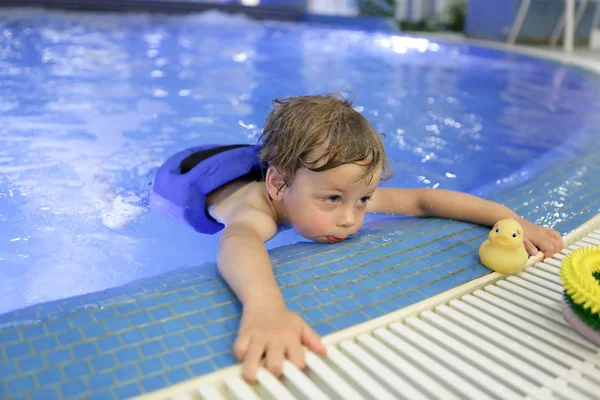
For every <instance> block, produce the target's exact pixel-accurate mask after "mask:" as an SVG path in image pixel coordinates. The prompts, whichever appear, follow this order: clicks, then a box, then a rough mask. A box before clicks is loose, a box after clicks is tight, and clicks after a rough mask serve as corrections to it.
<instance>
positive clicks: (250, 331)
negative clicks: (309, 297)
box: [233, 306, 326, 383]
mask: <svg viewBox="0 0 600 400" xmlns="http://www.w3.org/2000/svg"><path fill="white" fill-rule="evenodd" d="M303 344H304V345H305V346H306V347H308V349H309V350H312V351H314V352H316V353H319V354H325V351H326V350H325V346H323V344H322V343H321V340H320V339H319V335H317V333H316V332H315V331H314V330H313V329H312V328H311V327H310V326H309V325H308V324H307V323H306V322H304V320H303V319H302V318H300V317H299V316H298V315H296V314H294V313H293V312H291V311H290V310H288V309H287V308H286V307H285V306H272V307H271V306H267V307H259V308H248V309H244V312H243V315H242V321H241V324H240V331H239V334H238V337H237V339H236V341H235V344H234V346H233V349H234V351H235V355H236V356H237V357H238V358H239V359H240V360H243V361H244V367H243V372H242V376H243V377H244V379H245V380H246V381H248V382H249V383H254V382H256V372H257V370H258V367H259V364H260V361H261V359H262V358H263V356H264V358H265V367H266V368H267V369H268V370H269V371H270V372H271V373H272V374H273V375H275V376H276V377H280V376H281V374H282V370H283V360H284V359H285V358H286V357H287V358H288V359H289V360H290V362H291V363H292V364H294V365H295V366H296V367H298V368H300V369H304V366H305V363H304V349H303V348H302V345H303Z"/></svg>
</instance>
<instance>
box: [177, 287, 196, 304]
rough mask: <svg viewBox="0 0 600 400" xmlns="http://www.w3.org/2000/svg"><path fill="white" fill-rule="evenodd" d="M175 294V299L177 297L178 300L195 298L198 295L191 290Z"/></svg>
mask: <svg viewBox="0 0 600 400" xmlns="http://www.w3.org/2000/svg"><path fill="white" fill-rule="evenodd" d="M176 294H177V297H179V298H180V299H189V298H191V297H196V296H197V295H198V293H196V292H195V291H194V290H193V289H184V290H180V291H178V292H177V293H176ZM171 307H172V306H171Z"/></svg>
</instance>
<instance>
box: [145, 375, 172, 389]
mask: <svg viewBox="0 0 600 400" xmlns="http://www.w3.org/2000/svg"><path fill="white" fill-rule="evenodd" d="M140 385H142V387H143V388H144V390H145V391H147V392H151V391H153V390H158V389H162V388H164V387H165V386H167V382H166V381H165V378H163V377H162V376H153V377H151V378H146V379H142V380H141V381H140Z"/></svg>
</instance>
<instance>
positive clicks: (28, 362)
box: [19, 355, 44, 374]
mask: <svg viewBox="0 0 600 400" xmlns="http://www.w3.org/2000/svg"><path fill="white" fill-rule="evenodd" d="M42 368H44V359H43V358H42V356H39V355H35V356H32V357H27V358H23V359H21V360H20V361H19V369H20V370H21V372H23V373H24V374H27V373H28V372H31V371H35V370H38V369H42Z"/></svg>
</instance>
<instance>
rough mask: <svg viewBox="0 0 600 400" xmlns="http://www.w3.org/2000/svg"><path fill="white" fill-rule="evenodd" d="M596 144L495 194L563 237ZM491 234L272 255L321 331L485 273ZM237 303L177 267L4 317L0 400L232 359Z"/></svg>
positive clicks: (598, 184) (438, 228) (108, 387)
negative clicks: (484, 252) (482, 249)
mask: <svg viewBox="0 0 600 400" xmlns="http://www.w3.org/2000/svg"><path fill="white" fill-rule="evenodd" d="M599 170H600V166H599V163H598V162H597V156H596V155H595V153H594V152H593V151H591V152H590V153H589V155H587V156H585V157H580V158H577V159H574V160H572V161H570V162H568V163H566V164H564V165H560V166H556V167H555V168H554V169H552V170H549V171H547V172H545V173H542V174H540V175H538V176H537V177H535V178H534V179H532V180H530V181H529V182H526V183H524V184H523V185H522V186H520V187H518V188H514V189H511V190H507V191H506V192H504V193H499V194H496V195H494V196H492V198H493V199H494V200H496V201H499V202H501V203H504V204H506V205H508V206H509V207H511V208H513V209H515V210H517V212H518V213H519V214H521V215H524V216H526V217H528V218H529V219H531V220H539V221H548V222H552V221H554V222H556V228H557V229H558V230H559V231H560V232H561V233H563V234H566V233H568V232H569V231H571V230H572V229H574V228H576V227H577V226H579V225H581V224H582V223H583V222H585V221H587V220H588V219H589V218H591V217H592V216H593V215H595V214H596V213H598V212H599V211H600V196H599V194H600V171H599ZM487 232H488V229H487V228H484V227H480V226H476V225H472V224H468V223H462V222H456V221H451V220H441V219H424V218H390V219H386V220H383V221H379V222H378V223H376V224H373V225H372V226H371V227H370V228H366V229H365V230H364V234H363V235H361V236H360V237H359V238H355V239H352V240H349V241H346V242H343V243H339V244H334V245H320V244H312V243H305V244H297V245H292V246H288V247H284V248H279V249H276V250H274V251H272V252H271V257H272V260H273V264H274V268H275V274H276V277H277V281H278V283H279V285H280V286H281V288H282V291H283V294H284V296H285V299H286V301H287V304H288V306H289V307H290V308H291V309H292V310H294V311H296V312H298V313H299V314H300V315H301V316H302V317H303V318H305V319H306V320H307V321H308V322H309V323H310V324H311V325H312V326H313V327H314V328H315V329H316V331H317V332H318V333H319V334H321V335H326V334H328V333H331V332H335V331H337V330H339V329H343V328H346V327H348V326H351V325H354V324H357V323H360V322H363V321H366V320H368V319H371V318H374V317H378V316H381V315H383V314H386V313H388V312H391V311H394V310H397V309H398V308H401V307H405V306H408V305H410V304H413V303H415V302H418V301H420V300H423V299H425V298H427V297H430V296H432V295H435V294H437V293H440V292H443V291H445V290H448V289H450V288H453V287H455V286H458V285H460V284H462V283H465V282H468V281H470V280H472V279H474V278H477V277H480V276H482V275H484V274H487V273H489V270H488V269H486V268H485V267H483V266H482V265H481V264H480V263H479V259H478V256H477V249H478V247H479V245H480V244H481V242H482V241H483V240H484V239H485V237H484V236H485V235H486V234H487ZM240 311H241V307H240V305H239V303H238V302H237V300H236V299H235V297H234V295H233V294H232V292H231V291H230V290H229V289H228V287H227V286H226V285H225V283H224V282H223V281H222V280H221V279H220V278H219V277H218V276H217V273H216V265H215V264H206V265H200V266H197V267H191V268H185V269H180V270H176V271H174V272H171V273H168V274H164V275H161V276H158V277H155V278H152V279H146V280H143V281H138V282H135V283H132V284H129V285H126V286H123V287H120V288H114V289H110V290H106V291H103V292H99V293H94V294H90V295H84V296H78V297H74V298H70V299H65V300H61V301H55V302H52V303H46V304H40V305H36V306H32V307H28V308H26V309H22V310H18V311H15V312H12V313H9V314H5V315H2V316H0V326H2V328H0V398H3V399H44V400H48V399H54V398H82V397H85V398H88V399H122V398H126V397H129V396H134V395H137V394H140V393H143V392H149V391H152V390H155V389H159V388H162V387H165V386H167V385H171V384H175V383H177V382H180V381H182V380H185V379H188V378H191V377H194V376H199V375H203V374H206V373H210V372H212V371H215V370H217V369H219V368H222V367H226V366H229V365H232V364H233V363H235V358H234V356H233V353H232V351H231V347H232V343H233V341H234V339H235V335H236V331H237V327H238V324H239V317H240Z"/></svg>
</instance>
